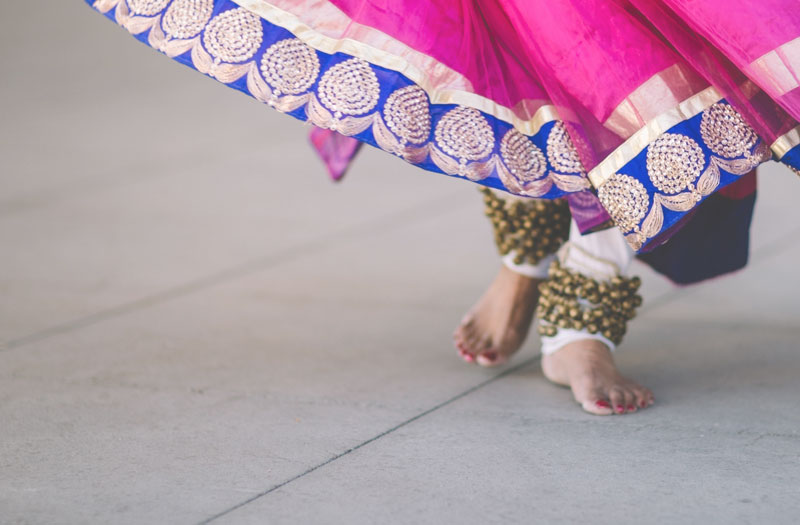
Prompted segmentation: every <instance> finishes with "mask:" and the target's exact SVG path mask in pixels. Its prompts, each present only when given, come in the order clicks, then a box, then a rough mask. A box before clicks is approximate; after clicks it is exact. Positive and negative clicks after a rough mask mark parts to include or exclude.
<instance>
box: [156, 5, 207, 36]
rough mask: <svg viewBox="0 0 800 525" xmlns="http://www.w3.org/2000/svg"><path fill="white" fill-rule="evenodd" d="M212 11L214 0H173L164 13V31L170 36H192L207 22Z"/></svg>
mask: <svg viewBox="0 0 800 525" xmlns="http://www.w3.org/2000/svg"><path fill="white" fill-rule="evenodd" d="M213 11H214V0H175V1H174V2H172V4H171V5H170V6H169V7H168V8H167V11H166V12H165V13H164V19H163V22H162V26H163V28H164V32H165V33H166V34H167V36H168V37H170V38H178V39H186V38H192V37H193V36H195V35H197V34H198V33H200V31H202V30H203V28H204V27H205V26H206V24H208V21H209V20H210V19H211V14H212V13H213Z"/></svg>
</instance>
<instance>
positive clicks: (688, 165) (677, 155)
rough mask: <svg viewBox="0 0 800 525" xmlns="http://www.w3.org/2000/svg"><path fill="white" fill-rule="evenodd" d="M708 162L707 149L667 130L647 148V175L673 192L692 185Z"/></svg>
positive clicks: (665, 189) (666, 189)
mask: <svg viewBox="0 0 800 525" xmlns="http://www.w3.org/2000/svg"><path fill="white" fill-rule="evenodd" d="M705 164H706V159H705V155H703V150H702V149H701V148H700V146H699V145H698V144H697V142H695V141H694V140H692V139H690V138H689V137H687V136H686V135H679V134H677V133H663V134H662V135H661V136H660V137H658V138H657V139H656V140H655V141H654V142H653V143H652V144H650V146H649V147H648V148H647V175H648V177H650V181H651V182H652V183H653V185H654V186H655V187H656V188H658V189H659V190H661V191H663V192H664V193H666V194H669V195H672V194H676V193H678V192H680V191H683V190H685V189H687V188H690V186H691V185H692V184H693V183H694V181H695V180H697V178H698V177H699V176H700V173H701V172H702V171H703V168H704V167H705ZM604 186H605V185H604Z"/></svg>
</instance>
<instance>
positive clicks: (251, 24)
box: [203, 7, 264, 64]
mask: <svg viewBox="0 0 800 525" xmlns="http://www.w3.org/2000/svg"><path fill="white" fill-rule="evenodd" d="M263 37H264V32H263V29H262V28H261V18H259V17H258V16H256V15H254V14H253V13H251V12H250V11H248V10H247V9H244V8H241V7H238V8H236V9H230V10H228V11H225V12H224V13H220V14H218V15H217V16H215V17H214V19H213V20H211V22H210V23H209V24H208V26H207V27H206V31H205V33H204V34H203V45H205V47H206V49H207V50H208V52H209V53H210V54H211V56H212V57H214V59H215V62H219V61H222V62H229V63H234V64H235V63H237V62H244V61H245V60H248V59H250V58H252V56H253V55H255V54H256V51H258V48H259V46H260V45H261V40H262V38H263Z"/></svg>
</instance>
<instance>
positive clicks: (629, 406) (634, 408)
mask: <svg viewBox="0 0 800 525" xmlns="http://www.w3.org/2000/svg"><path fill="white" fill-rule="evenodd" d="M628 410H630V411H633V410H636V407H635V406H633V405H628Z"/></svg>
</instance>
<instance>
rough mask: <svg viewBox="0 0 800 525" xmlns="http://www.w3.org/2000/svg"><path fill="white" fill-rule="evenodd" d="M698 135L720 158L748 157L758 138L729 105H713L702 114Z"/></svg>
mask: <svg viewBox="0 0 800 525" xmlns="http://www.w3.org/2000/svg"><path fill="white" fill-rule="evenodd" d="M700 135H701V136H702V137H703V142H705V144H706V146H708V148H709V149H710V150H711V151H713V152H714V153H716V154H717V155H720V156H722V157H725V158H727V159H732V158H734V157H741V156H742V155H744V156H745V157H749V156H750V150H751V149H753V146H755V144H756V141H757V140H758V136H756V132H755V131H754V130H753V128H751V127H750V126H749V125H748V124H747V123H746V122H745V121H744V119H743V118H742V116H741V115H740V114H739V112H738V111H736V110H735V109H733V108H732V107H731V106H730V105H729V104H714V105H713V106H711V107H710V108H708V109H707V110H705V111H704V112H703V116H702V117H701V119H700Z"/></svg>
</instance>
